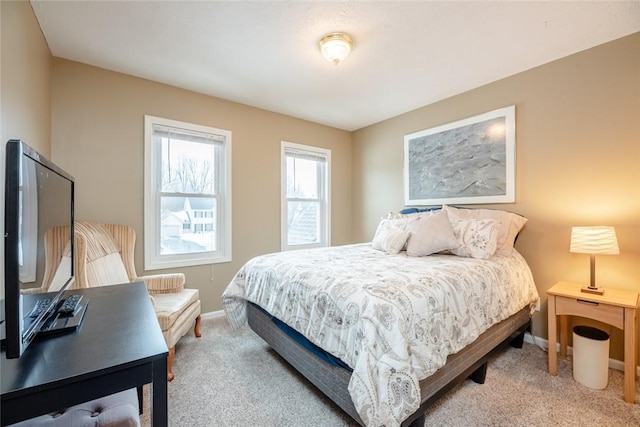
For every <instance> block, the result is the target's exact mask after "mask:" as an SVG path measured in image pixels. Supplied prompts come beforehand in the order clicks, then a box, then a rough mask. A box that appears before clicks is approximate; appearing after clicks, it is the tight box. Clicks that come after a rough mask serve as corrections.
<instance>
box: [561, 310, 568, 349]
mask: <svg viewBox="0 0 640 427" xmlns="http://www.w3.org/2000/svg"><path fill="white" fill-rule="evenodd" d="M567 329H569V316H560V357H567V344H569V342H568V335H567V332H568V331H567Z"/></svg>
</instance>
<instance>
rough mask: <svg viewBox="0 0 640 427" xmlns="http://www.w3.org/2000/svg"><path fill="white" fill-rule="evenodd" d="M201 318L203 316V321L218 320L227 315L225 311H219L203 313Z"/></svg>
mask: <svg viewBox="0 0 640 427" xmlns="http://www.w3.org/2000/svg"><path fill="white" fill-rule="evenodd" d="M200 316H202V318H203V319H218V318H220V317H225V316H226V314H225V312H224V310H217V311H210V312H208V313H202V314H201V315H200Z"/></svg>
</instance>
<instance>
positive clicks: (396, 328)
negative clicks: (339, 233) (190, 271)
mask: <svg viewBox="0 0 640 427" xmlns="http://www.w3.org/2000/svg"><path fill="white" fill-rule="evenodd" d="M537 300H538V293H537V290H536V287H535V284H534V282H533V277H532V274H531V271H530V269H529V267H528V265H527V263H526V261H525V260H524V258H523V257H522V256H521V255H520V254H519V253H518V252H517V251H515V250H514V251H513V254H512V255H509V256H505V255H495V256H494V257H493V258H491V259H489V260H481V259H474V258H463V257H457V256H454V255H431V256H426V257H409V256H407V255H406V253H405V252H401V253H400V254H397V255H390V254H387V253H385V252H381V251H376V250H374V249H372V248H371V245H370V244H368V243H367V244H358V245H347V246H338V247H331V248H323V249H313V250H301V251H290V252H281V253H274V254H269V255H263V256H259V257H256V258H254V259H252V260H250V261H249V262H247V263H246V264H245V265H244V267H242V269H241V270H240V271H239V272H238V273H237V274H236V276H235V278H234V279H233V280H232V282H231V283H230V284H229V286H228V287H227V289H226V290H225V292H224V294H223V296H222V301H223V305H224V308H225V311H226V313H227V317H228V319H229V322H230V323H231V325H232V327H234V328H238V327H241V326H243V325H244V324H245V323H246V302H245V301H251V302H253V303H255V304H257V305H259V306H261V307H262V308H264V309H265V310H266V311H268V312H269V313H271V314H272V315H273V316H275V317H277V318H278V319H280V320H282V321H283V322H285V323H287V324H288V325H289V326H291V327H293V328H294V329H296V330H297V331H298V332H300V333H302V334H303V335H304V336H306V337H307V338H308V339H309V340H310V341H311V342H313V343H314V344H316V345H318V346H319V347H321V348H323V349H325V350H326V351H328V352H329V353H331V354H333V355H334V356H336V357H339V358H340V359H342V360H343V361H344V362H345V363H347V364H348V365H349V366H351V367H352V368H353V374H352V376H351V381H350V383H349V393H350V395H351V398H352V400H353V403H354V405H355V407H356V409H357V410H358V413H359V415H360V417H361V418H362V420H363V421H364V422H365V423H366V424H367V425H369V426H383V425H384V426H387V427H391V426H398V425H400V423H401V422H402V421H403V420H404V419H405V418H407V417H408V416H409V415H411V414H412V413H413V412H415V411H416V410H417V409H418V407H419V406H420V387H419V384H418V382H419V381H420V380H422V379H424V378H426V377H428V376H429V375H431V374H432V373H434V372H435V371H436V370H437V369H439V368H440V367H442V366H443V365H444V364H445V362H446V358H447V356H448V355H449V354H453V353H456V352H458V351H459V350H461V349H462V348H464V347H465V346H466V345H467V344H469V343H471V342H473V341H474V340H475V339H476V338H477V337H478V336H479V335H480V334H481V333H482V332H484V331H485V330H486V329H488V328H489V327H491V326H492V325H494V324H496V323H498V322H500V321H501V320H503V319H505V318H507V317H509V316H511V315H513V314H515V313H516V312H518V311H519V310H521V309H522V308H523V307H525V306H527V305H529V306H530V307H531V310H533V307H534V306H535V303H536V302H537Z"/></svg>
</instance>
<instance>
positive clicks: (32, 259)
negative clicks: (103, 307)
mask: <svg viewBox="0 0 640 427" xmlns="http://www.w3.org/2000/svg"><path fill="white" fill-rule="evenodd" d="M6 154H7V155H6V181H5V287H4V298H5V301H4V306H5V307H4V308H5V312H4V314H5V317H6V321H5V322H4V325H5V328H6V331H5V335H6V347H7V357H9V358H11V357H19V356H20V355H21V354H22V352H23V351H24V349H25V348H26V347H27V346H28V345H29V343H30V342H31V341H32V340H33V338H34V337H35V335H36V334H37V332H38V330H39V328H40V327H41V325H42V324H43V323H44V322H45V321H46V320H47V317H48V316H49V315H50V314H51V312H52V310H53V309H54V307H55V306H56V304H57V302H58V300H59V299H60V297H61V294H62V292H63V291H64V290H65V289H66V288H67V287H68V286H69V284H70V283H71V281H72V279H73V199H74V179H73V177H72V176H71V175H69V174H68V173H66V172H65V171H64V170H62V169H61V168H59V167H58V166H56V165H55V164H54V163H53V162H51V161H49V160H47V159H46V158H44V157H43V156H41V155H40V154H39V153H38V152H37V151H35V150H34V149H33V148H31V147H29V146H28V145H27V144H25V143H24V142H22V141H18V140H11V141H9V142H8V143H7V147H6ZM54 234H55V238H56V239H63V240H64V241H66V242H67V244H66V245H64V249H63V250H62V251H61V252H60V253H54V252H53V251H52V250H51V249H50V247H49V246H48V245H47V243H46V241H47V239H51V238H52V237H53V235H54ZM44 293H46V294H47V295H46V298H43V297H42V294H44ZM39 300H44V301H45V302H46V304H45V305H44V309H43V310H41V311H40V312H36V311H34V310H33V309H34V307H35V306H36V305H37V303H38V301H39Z"/></svg>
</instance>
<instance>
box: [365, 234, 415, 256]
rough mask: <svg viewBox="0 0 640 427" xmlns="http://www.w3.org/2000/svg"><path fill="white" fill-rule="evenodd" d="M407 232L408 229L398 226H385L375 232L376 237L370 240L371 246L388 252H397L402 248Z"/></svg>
mask: <svg viewBox="0 0 640 427" xmlns="http://www.w3.org/2000/svg"><path fill="white" fill-rule="evenodd" d="M409 234H410V233H409V232H408V231H405V230H401V229H399V228H385V229H383V230H380V232H379V233H376V237H375V238H374V239H373V242H371V247H372V248H373V249H377V250H379V251H385V252H388V253H390V254H397V253H398V252H400V251H401V250H402V249H403V248H404V245H405V243H407V239H408V238H409Z"/></svg>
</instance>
